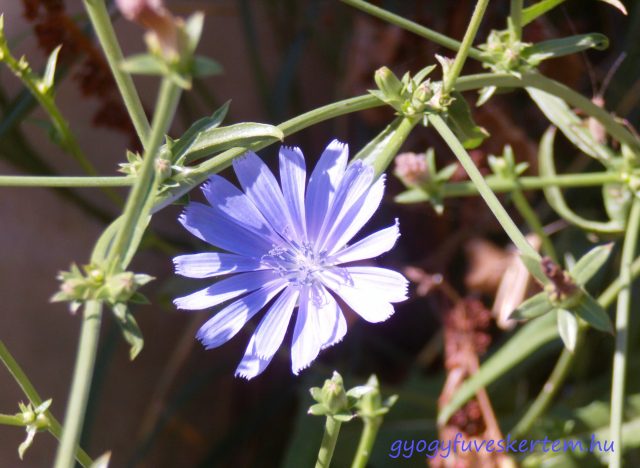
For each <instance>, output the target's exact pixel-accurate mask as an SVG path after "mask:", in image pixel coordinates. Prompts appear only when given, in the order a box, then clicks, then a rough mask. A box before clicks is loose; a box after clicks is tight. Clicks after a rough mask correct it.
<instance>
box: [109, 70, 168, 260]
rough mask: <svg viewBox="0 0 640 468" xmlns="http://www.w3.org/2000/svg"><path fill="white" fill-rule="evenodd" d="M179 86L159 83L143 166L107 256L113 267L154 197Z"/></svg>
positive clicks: (166, 80)
mask: <svg viewBox="0 0 640 468" xmlns="http://www.w3.org/2000/svg"><path fill="white" fill-rule="evenodd" d="M180 94H181V89H180V88H178V87H177V86H176V85H175V84H174V83H173V82H172V81H170V80H169V79H163V80H162V83H161V84H160V91H159V93H158V100H157V103H156V108H155V113H154V117H153V124H152V127H151V133H150V134H149V138H148V141H146V142H145V143H146V144H145V147H146V150H145V153H144V156H143V161H142V166H141V168H140V172H139V175H138V178H137V180H136V183H135V185H134V186H133V188H132V189H131V192H130V194H129V197H128V198H127V203H126V205H125V208H124V213H123V214H122V216H123V221H122V228H121V229H120V231H119V232H118V235H117V236H116V239H115V241H114V244H113V249H112V250H111V255H110V259H109V264H110V268H111V269H113V268H114V267H115V264H116V263H117V262H119V261H120V260H121V259H122V258H123V256H124V255H125V254H126V252H127V250H128V248H129V243H130V242H131V237H132V235H133V231H134V228H135V226H136V223H137V221H138V220H139V219H140V216H141V214H142V211H143V208H144V206H145V203H146V202H147V199H148V198H149V197H154V196H155V193H154V192H153V187H154V186H155V185H154V180H155V178H156V177H155V161H156V153H157V152H158V149H159V148H160V144H161V143H162V137H163V135H164V134H165V132H166V131H167V129H168V128H169V125H170V124H171V122H172V120H173V116H174V114H175V111H176V107H177V105H178V101H179V100H180Z"/></svg>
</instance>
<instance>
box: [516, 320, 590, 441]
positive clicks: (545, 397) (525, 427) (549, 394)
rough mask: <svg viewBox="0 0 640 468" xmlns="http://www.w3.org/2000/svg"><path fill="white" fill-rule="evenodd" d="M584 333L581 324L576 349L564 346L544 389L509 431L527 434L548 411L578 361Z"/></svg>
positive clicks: (517, 435) (583, 327) (518, 435)
mask: <svg viewBox="0 0 640 468" xmlns="http://www.w3.org/2000/svg"><path fill="white" fill-rule="evenodd" d="M584 334H585V326H584V325H582V324H581V326H580V327H579V328H578V336H577V341H576V346H575V349H574V351H573V352H571V351H569V350H568V349H567V348H562V352H561V353H560V357H559V358H558V362H556V365H555V367H554V368H553V371H552V372H551V375H550V376H549V378H548V379H547V381H546V382H545V384H544V385H543V386H542V390H541V391H540V393H539V394H538V396H537V397H536V399H535V400H534V402H533V403H532V404H531V406H530V407H529V409H527V411H526V413H525V414H524V416H522V418H521V419H520V421H518V424H516V425H515V427H514V428H513V429H512V430H511V431H509V433H510V434H511V435H512V436H513V437H520V436H523V435H525V434H527V433H528V432H529V430H530V429H531V427H532V426H533V425H534V424H535V422H536V421H538V419H539V418H540V417H541V416H542V415H543V414H544V413H545V412H546V411H547V409H548V408H549V406H550V405H551V403H552V401H553V399H554V398H555V396H556V395H557V393H558V390H560V387H561V386H562V383H563V382H564V381H565V379H566V378H567V376H568V375H569V371H570V370H571V367H572V366H573V363H574V362H575V361H576V356H577V355H578V353H579V352H580V348H581V347H582V344H583V343H584Z"/></svg>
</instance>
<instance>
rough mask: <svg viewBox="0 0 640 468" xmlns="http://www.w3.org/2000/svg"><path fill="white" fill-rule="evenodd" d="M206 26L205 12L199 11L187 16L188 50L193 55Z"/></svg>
mask: <svg viewBox="0 0 640 468" xmlns="http://www.w3.org/2000/svg"><path fill="white" fill-rule="evenodd" d="M203 27H204V13H202V12H200V11H198V12H196V13H194V14H193V15H191V16H189V18H187V21H186V24H185V27H184V31H185V33H186V34H187V38H188V41H187V46H188V47H187V52H188V54H190V55H192V54H193V53H194V52H195V50H196V48H197V47H198V43H199V42H200V37H201V36H202V28H203Z"/></svg>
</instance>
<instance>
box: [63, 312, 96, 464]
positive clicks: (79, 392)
mask: <svg viewBox="0 0 640 468" xmlns="http://www.w3.org/2000/svg"><path fill="white" fill-rule="evenodd" d="M101 314H102V304H101V303H100V302H99V301H88V302H87V303H86V305H85V307H84V317H83V321H82V329H81V331H80V342H79V344H78V354H77V356H78V357H77V360H76V366H75V370H74V373H73V375H74V378H73V383H72V384H71V391H70V393H69V400H68V402H67V411H66V413H65V417H64V428H63V430H62V438H61V440H60V445H59V446H58V452H57V453H56V461H55V465H54V466H55V468H72V467H73V460H74V455H75V453H76V450H77V449H78V442H79V440H80V434H81V433H82V426H83V423H84V414H85V411H86V409H87V400H88V398H89V390H90V387H91V377H92V375H93V366H94V364H95V359H96V352H97V350H98V337H99V335H100V321H101Z"/></svg>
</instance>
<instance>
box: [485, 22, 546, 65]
mask: <svg viewBox="0 0 640 468" xmlns="http://www.w3.org/2000/svg"><path fill="white" fill-rule="evenodd" d="M531 46H532V44H530V43H528V42H522V41H520V40H519V39H517V38H516V36H515V34H513V32H512V31H510V30H508V29H505V30H502V31H496V30H493V31H491V33H489V37H488V38H487V42H486V44H482V45H480V46H479V48H480V49H481V50H482V58H483V59H484V61H483V66H484V67H485V68H489V69H491V70H492V71H494V72H498V73H511V74H514V75H516V76H519V74H520V73H522V72H524V71H528V70H531V69H533V68H535V66H536V65H538V63H531V61H530V60H528V57H527V53H526V52H527V49H528V48H530V47H531Z"/></svg>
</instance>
